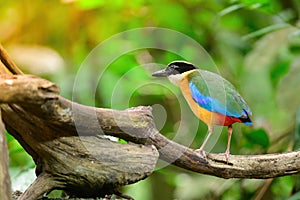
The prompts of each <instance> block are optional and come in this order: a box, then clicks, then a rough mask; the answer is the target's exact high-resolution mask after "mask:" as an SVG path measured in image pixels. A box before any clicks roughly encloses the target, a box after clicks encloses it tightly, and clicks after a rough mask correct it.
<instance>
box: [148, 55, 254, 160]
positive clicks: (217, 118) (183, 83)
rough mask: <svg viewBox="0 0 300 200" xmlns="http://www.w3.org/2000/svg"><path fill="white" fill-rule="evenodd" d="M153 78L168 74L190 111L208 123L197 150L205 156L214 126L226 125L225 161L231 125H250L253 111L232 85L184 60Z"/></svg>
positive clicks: (169, 65) (155, 74) (176, 62)
mask: <svg viewBox="0 0 300 200" xmlns="http://www.w3.org/2000/svg"><path fill="white" fill-rule="evenodd" d="M152 76H154V77H167V78H168V79H169V80H170V81H171V82H172V83H173V84H175V85H177V86H179V88H180V90H181V92H182V94H183V96H184V98H185V99H186V101H187V103H188V104H189V106H190V108H191V110H192V111H193V113H194V114H195V115H196V117H198V118H199V119H200V120H201V121H203V122H204V123H205V124H206V125H207V126H208V134H207V136H206V137H205V139H204V141H203V143H202V145H201V147H200V148H199V149H196V150H195V151H196V153H199V154H201V155H202V156H204V157H206V152H205V151H204V149H205V145H206V143H207V141H208V139H209V137H210V136H211V135H212V133H213V130H214V127H215V126H227V127H228V140H227V148H226V151H225V153H224V155H225V158H226V161H227V163H228V158H229V156H230V141H231V136H232V124H234V123H236V122H237V123H243V124H246V125H248V126H252V120H251V118H252V111H251V110H250V108H249V106H248V105H247V103H246V101H245V100H244V99H243V98H242V96H241V95H240V94H239V93H238V91H237V90H236V89H235V87H234V86H233V85H232V84H231V83H230V82H229V81H228V80H226V79H224V78H223V77H222V76H220V75H218V74H216V73H213V72H210V71H206V70H202V69H199V68H198V67H197V66H195V65H194V64H192V63H189V62H186V61H180V60H179V61H173V62H171V63H170V64H168V65H167V67H166V68H165V69H162V70H160V71H156V72H154V73H153V74H152Z"/></svg>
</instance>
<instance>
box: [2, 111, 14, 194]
mask: <svg viewBox="0 0 300 200" xmlns="http://www.w3.org/2000/svg"><path fill="white" fill-rule="evenodd" d="M0 116H1V110H0ZM7 151H8V149H7V144H6V137H5V130H4V125H3V122H2V120H1V117H0V155H1V156H0V199H2V200H8V199H10V198H11V184H10V178H9V174H8V163H9V162H8V152H7Z"/></svg>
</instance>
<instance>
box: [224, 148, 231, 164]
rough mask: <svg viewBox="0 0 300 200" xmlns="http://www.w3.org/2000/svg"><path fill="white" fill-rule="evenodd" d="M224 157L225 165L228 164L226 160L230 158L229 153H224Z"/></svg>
mask: <svg viewBox="0 0 300 200" xmlns="http://www.w3.org/2000/svg"><path fill="white" fill-rule="evenodd" d="M224 156H225V159H226V163H227V164H228V159H229V157H230V153H229V152H227V151H226V152H225V153H224Z"/></svg>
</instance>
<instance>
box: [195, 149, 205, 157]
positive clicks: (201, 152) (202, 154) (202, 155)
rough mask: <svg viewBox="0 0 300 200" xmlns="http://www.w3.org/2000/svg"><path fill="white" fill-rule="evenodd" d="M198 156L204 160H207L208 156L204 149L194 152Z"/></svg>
mask: <svg viewBox="0 0 300 200" xmlns="http://www.w3.org/2000/svg"><path fill="white" fill-rule="evenodd" d="M194 151H195V152H196V153H197V154H199V155H200V156H201V157H203V158H204V159H206V158H207V154H206V152H205V151H204V150H203V149H196V150H194Z"/></svg>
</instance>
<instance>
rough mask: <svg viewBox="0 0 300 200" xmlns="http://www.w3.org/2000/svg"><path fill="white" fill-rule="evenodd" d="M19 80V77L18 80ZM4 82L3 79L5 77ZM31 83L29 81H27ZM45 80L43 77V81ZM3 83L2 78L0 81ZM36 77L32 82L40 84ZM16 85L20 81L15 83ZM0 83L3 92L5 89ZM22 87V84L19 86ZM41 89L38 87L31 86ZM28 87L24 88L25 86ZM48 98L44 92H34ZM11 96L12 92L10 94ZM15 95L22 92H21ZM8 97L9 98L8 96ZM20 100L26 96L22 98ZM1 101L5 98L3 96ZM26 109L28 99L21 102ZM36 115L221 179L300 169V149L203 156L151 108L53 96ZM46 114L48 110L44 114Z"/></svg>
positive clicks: (38, 98)
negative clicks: (172, 134) (157, 121)
mask: <svg viewBox="0 0 300 200" xmlns="http://www.w3.org/2000/svg"><path fill="white" fill-rule="evenodd" d="M18 80H19V79H18V78H17V79H16V81H18ZM2 81H4V80H2ZM28 81H29V82H30V80H28ZM41 81H42V82H43V81H44V80H41ZM0 82H1V80H0ZM37 82H38V81H37V80H34V83H33V84H37ZM16 84H17V83H16ZM1 87H2V86H1V85H0V91H1V90H2V88H1ZM19 87H20V88H21V89H22V85H19ZM24 87H25V86H24ZM32 88H34V89H35V90H40V88H38V87H32ZM23 89H24V90H25V88H23ZM33 92H34V93H35V94H38V95H41V96H40V97H32V99H31V100H30V102H31V103H34V101H35V98H36V99H37V102H36V103H37V104H38V103H39V102H40V99H43V98H45V99H47V98H48V97H49V95H47V96H43V93H42V92H39V91H33ZM10 95H13V93H11V94H10ZM15 95H22V93H21V94H20V93H18V94H15ZM6 98H8V99H9V97H6ZM11 99H12V98H11ZM20 99H24V98H21V97H20ZM0 101H2V102H3V101H4V100H3V98H2V97H1V96H0ZM18 104H20V105H22V106H23V108H24V109H25V110H26V109H27V108H28V103H27V102H21V101H20V102H18ZM35 113H36V115H37V116H39V115H40V116H41V117H42V116H43V118H44V119H48V120H49V119H51V121H49V123H50V126H55V127H57V128H58V129H61V128H64V130H68V133H69V134H70V135H75V134H76V133H78V134H79V135H81V136H87V135H99V134H103V133H104V134H107V135H112V136H116V137H119V138H123V139H125V140H128V141H132V142H134V143H140V144H152V145H154V146H155V147H156V148H157V149H158V150H159V153H160V158H161V159H163V160H165V161H167V162H169V163H172V164H174V165H177V166H179V167H182V168H185V169H188V170H192V171H195V172H199V173H203V174H210V175H214V176H218V177H222V178H272V177H278V176H285V175H291V174H297V173H299V172H300V159H299V156H300V151H295V152H289V153H282V154H266V155H253V156H233V155H232V156H231V157H230V158H229V162H228V163H227V162H226V160H225V157H224V156H223V155H217V154H208V156H207V158H206V159H205V158H203V157H201V156H200V155H198V154H197V153H195V152H194V151H193V150H192V149H189V148H187V147H184V146H182V145H180V144H177V143H175V142H173V141H170V140H169V139H167V138H166V137H164V136H163V135H161V134H160V133H159V132H158V131H157V130H156V128H155V125H154V122H153V119H152V114H151V108H150V107H137V108H131V109H127V110H125V111H117V110H111V109H103V108H93V107H88V106H83V105H80V104H76V103H73V102H70V101H68V100H66V99H64V98H62V97H58V98H52V97H51V100H48V101H46V103H45V104H43V105H42V106H40V107H37V108H36V109H35ZM45 113H47V114H46V115H45Z"/></svg>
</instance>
